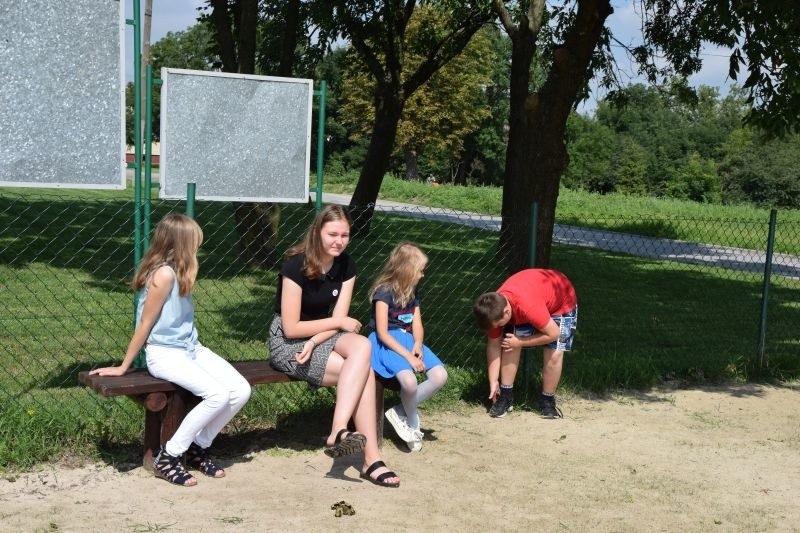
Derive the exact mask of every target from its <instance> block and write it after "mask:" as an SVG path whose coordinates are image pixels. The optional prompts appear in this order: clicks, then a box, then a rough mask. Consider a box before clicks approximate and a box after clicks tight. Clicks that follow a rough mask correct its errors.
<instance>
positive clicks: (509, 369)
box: [500, 348, 522, 387]
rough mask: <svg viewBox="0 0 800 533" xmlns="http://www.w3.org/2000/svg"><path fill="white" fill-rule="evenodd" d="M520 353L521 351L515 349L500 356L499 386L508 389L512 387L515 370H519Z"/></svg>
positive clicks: (515, 375) (515, 374)
mask: <svg viewBox="0 0 800 533" xmlns="http://www.w3.org/2000/svg"><path fill="white" fill-rule="evenodd" d="M520 353H522V350H520V349H519V348H516V349H514V350H509V351H503V352H502V353H501V354H500V385H507V386H509V387H510V386H512V385H514V378H516V377H517V368H519V357H520Z"/></svg>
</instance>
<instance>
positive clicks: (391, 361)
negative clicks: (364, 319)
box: [369, 329, 444, 378]
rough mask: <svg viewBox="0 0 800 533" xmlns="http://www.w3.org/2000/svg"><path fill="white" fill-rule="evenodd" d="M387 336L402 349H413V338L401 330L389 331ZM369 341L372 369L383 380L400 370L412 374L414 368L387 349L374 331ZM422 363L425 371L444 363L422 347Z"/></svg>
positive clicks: (400, 356)
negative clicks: (392, 338) (370, 344)
mask: <svg viewBox="0 0 800 533" xmlns="http://www.w3.org/2000/svg"><path fill="white" fill-rule="evenodd" d="M389 335H391V336H392V337H394V338H395V340H397V342H399V343H400V344H401V345H402V346H403V348H405V349H406V350H409V351H411V349H412V348H413V347H414V336H413V335H412V334H411V333H406V332H405V331H403V330H402V329H390V330H389ZM369 341H370V342H371V343H372V369H373V370H375V372H377V373H378V374H380V375H381V376H383V377H385V378H393V377H395V376H396V375H397V373H398V372H400V371H401V370H409V371H411V372H414V368H413V367H412V366H411V364H410V363H409V362H408V361H406V359H405V357H403V356H402V355H400V354H398V353H397V352H394V351H392V350H390V349H389V348H387V347H386V346H385V345H384V344H383V343H382V342H381V341H380V340H379V339H378V334H377V333H375V332H374V331H373V332H372V333H370V334H369ZM422 362H423V363H424V364H425V370H426V371H427V370H430V369H431V368H433V367H435V366H444V363H442V361H441V360H440V359H439V358H438V357H436V354H435V353H433V352H432V351H431V349H430V348H428V347H427V346H425V345H424V344H423V345H422Z"/></svg>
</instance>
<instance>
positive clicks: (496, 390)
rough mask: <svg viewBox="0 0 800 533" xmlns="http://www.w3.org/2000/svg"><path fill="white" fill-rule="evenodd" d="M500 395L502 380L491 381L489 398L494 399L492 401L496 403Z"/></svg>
mask: <svg viewBox="0 0 800 533" xmlns="http://www.w3.org/2000/svg"><path fill="white" fill-rule="evenodd" d="M499 397H500V382H499V381H497V380H495V381H490V382H489V399H490V400H491V401H492V403H494V402H495V401H497V398H499Z"/></svg>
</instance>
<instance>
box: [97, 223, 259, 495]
mask: <svg viewBox="0 0 800 533" xmlns="http://www.w3.org/2000/svg"><path fill="white" fill-rule="evenodd" d="M202 242H203V232H202V230H201V229H200V226H198V225H197V223H196V222H195V221H194V220H192V219H191V218H189V217H187V216H185V215H180V214H169V215H167V216H165V217H164V218H163V219H162V220H161V222H159V223H158V226H156V229H155V232H154V234H153V238H152V240H151V242H150V248H149V249H148V250H147V252H146V253H145V255H144V258H143V259H142V262H141V264H140V265H139V268H138V270H137V271H136V276H135V277H134V279H133V282H132V283H131V286H132V287H133V289H134V290H136V291H139V304H138V308H137V312H136V330H135V331H134V333H133V337H132V338H131V341H130V343H129V344H128V349H127V351H126V352H125V357H124V359H123V360H122V363H121V364H120V365H119V366H112V367H105V368H96V369H94V370H92V371H91V372H90V374H97V375H100V376H122V375H124V374H125V373H127V371H128V369H129V368H130V367H131V364H132V363H133V360H134V359H135V358H136V355H137V354H138V353H139V350H140V349H142V348H144V349H145V354H146V355H147V368H148V370H149V371H150V374H152V375H153V376H155V377H157V378H160V379H164V380H167V381H171V382H172V383H175V384H176V385H178V386H180V387H183V388H184V389H186V390H188V391H189V392H191V393H192V394H194V395H195V396H198V397H200V398H202V401H201V402H200V403H199V404H197V406H196V407H195V408H194V409H192V410H191V411H190V412H189V413H188V414H187V415H186V417H185V418H184V419H183V422H181V425H180V426H179V427H178V430H177V431H176V432H175V435H173V437H172V438H171V439H170V440H169V441H167V442H166V443H165V444H164V445H163V446H162V447H161V450H159V453H158V455H157V456H156V458H155V461H154V464H153V466H154V472H155V474H156V476H158V477H160V478H163V479H166V480H167V481H169V482H171V483H175V484H176V485H184V486H193V485H196V484H197V479H195V478H194V477H193V476H192V475H191V474H189V472H187V471H186V469H185V468H184V466H183V462H182V460H181V459H182V457H183V455H184V454H186V464H187V465H188V466H190V467H193V468H196V469H197V470H199V471H200V472H202V473H203V474H205V475H207V476H209V477H213V478H221V477H224V476H225V471H224V470H223V469H222V468H220V467H219V466H218V465H217V464H215V463H214V462H213V461H212V460H211V459H210V458H209V455H208V448H209V446H211V442H212V441H213V440H214V437H216V436H217V434H218V433H219V432H220V431H221V430H222V428H223V427H225V424H227V423H228V421H230V419H231V418H233V417H234V415H236V413H238V412H239V410H240V409H241V408H242V407H243V406H244V404H245V403H246V402H247V400H248V399H249V398H250V384H249V383H248V382H247V380H246V379H244V378H243V377H242V376H241V374H239V373H238V372H237V371H236V369H234V368H233V367H232V366H231V365H230V364H229V363H228V362H227V361H225V360H224V359H222V358H221V357H220V356H218V355H217V354H215V353H214V352H212V351H211V350H209V349H208V348H206V347H205V346H203V345H202V344H200V342H199V341H198V339H197V330H196V329H195V327H194V304H193V303H192V288H193V287H194V282H195V280H196V278H197V271H198V264H197V250H198V249H199V248H200V244H201V243H202Z"/></svg>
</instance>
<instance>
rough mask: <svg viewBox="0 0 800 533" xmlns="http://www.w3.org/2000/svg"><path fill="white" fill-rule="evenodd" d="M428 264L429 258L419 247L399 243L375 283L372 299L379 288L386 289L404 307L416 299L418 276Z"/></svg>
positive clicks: (371, 294)
mask: <svg viewBox="0 0 800 533" xmlns="http://www.w3.org/2000/svg"><path fill="white" fill-rule="evenodd" d="M427 264H428V256H427V255H425V252H423V251H422V250H421V249H420V247H419V246H417V245H416V244H414V243H412V242H408V241H403V242H401V243H399V244H398V245H397V246H395V247H394V250H392V251H391V253H389V258H388V259H387V260H386V264H385V265H384V266H383V271H382V272H381V273H380V275H379V276H378V278H377V279H376V280H375V283H373V285H372V289H371V290H370V292H369V295H370V299H372V297H373V296H375V293H376V292H377V290H378V289H379V288H381V287H384V288H386V289H388V290H389V292H391V293H392V297H393V298H394V301H395V303H396V304H397V305H398V306H400V307H404V306H405V305H407V304H408V302H410V301H411V300H413V299H414V292H415V291H416V288H417V285H416V283H415V282H416V279H415V278H416V275H417V273H419V272H420V271H422V269H423V268H425V265H427Z"/></svg>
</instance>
